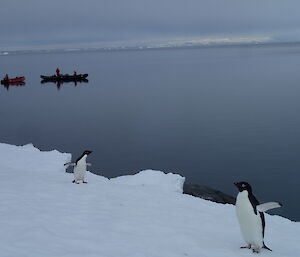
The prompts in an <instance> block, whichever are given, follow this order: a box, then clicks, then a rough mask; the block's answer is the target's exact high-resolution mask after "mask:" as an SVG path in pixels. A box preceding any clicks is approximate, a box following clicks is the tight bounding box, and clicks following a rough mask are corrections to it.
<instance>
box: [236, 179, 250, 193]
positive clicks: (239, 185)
mask: <svg viewBox="0 0 300 257" xmlns="http://www.w3.org/2000/svg"><path fill="white" fill-rule="evenodd" d="M233 184H234V185H235V186H236V187H237V188H238V190H239V191H240V192H243V191H244V190H247V191H248V192H252V188H251V186H250V184H249V183H247V182H245V181H242V182H235V183H233Z"/></svg>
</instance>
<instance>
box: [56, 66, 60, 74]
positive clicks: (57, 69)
mask: <svg viewBox="0 0 300 257" xmlns="http://www.w3.org/2000/svg"><path fill="white" fill-rule="evenodd" d="M56 76H60V70H59V68H56Z"/></svg>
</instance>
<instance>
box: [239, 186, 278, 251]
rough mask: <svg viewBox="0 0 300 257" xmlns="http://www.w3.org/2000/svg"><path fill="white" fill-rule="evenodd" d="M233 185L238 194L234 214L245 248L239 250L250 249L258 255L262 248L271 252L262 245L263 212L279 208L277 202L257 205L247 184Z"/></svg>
mask: <svg viewBox="0 0 300 257" xmlns="http://www.w3.org/2000/svg"><path fill="white" fill-rule="evenodd" d="M234 185H235V186H236V187H237V188H238V190H239V193H238V195H237V198H236V204H235V206H236V214H237V218H238V221H239V224H240V229H241V232H242V235H243V238H244V240H245V241H246V243H247V246H242V247H241V248H248V249H252V250H253V252H255V253H259V252H260V250H261V249H262V248H265V249H267V250H269V251H272V250H271V249H270V248H268V247H267V246H266V245H265V243H264V235H265V216H264V212H265V211H267V210H270V209H273V208H278V207H281V206H282V204H281V203H278V202H268V203H263V204H259V202H258V200H257V199H256V198H255V196H254V195H253V193H252V187H251V186H250V184H249V183H247V182H236V183H234Z"/></svg>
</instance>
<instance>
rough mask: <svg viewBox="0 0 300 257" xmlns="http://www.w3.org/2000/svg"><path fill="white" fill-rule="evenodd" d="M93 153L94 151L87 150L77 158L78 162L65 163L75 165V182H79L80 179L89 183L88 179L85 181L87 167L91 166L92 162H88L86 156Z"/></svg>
mask: <svg viewBox="0 0 300 257" xmlns="http://www.w3.org/2000/svg"><path fill="white" fill-rule="evenodd" d="M91 153H92V151H89V150H85V151H84V152H83V153H82V154H81V155H80V156H79V158H78V159H77V160H76V162H68V163H65V164H64V165H65V166H74V180H73V183H76V184H79V182H80V181H82V183H85V184H86V183H87V182H86V181H84V177H85V173H86V167H87V166H91V164H90V163H87V162H86V158H87V156H88V155H89V154H91Z"/></svg>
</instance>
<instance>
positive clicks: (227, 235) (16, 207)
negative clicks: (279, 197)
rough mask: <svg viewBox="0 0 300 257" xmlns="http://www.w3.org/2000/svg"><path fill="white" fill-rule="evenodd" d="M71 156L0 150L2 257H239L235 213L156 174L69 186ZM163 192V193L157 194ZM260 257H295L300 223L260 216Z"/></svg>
mask: <svg viewBox="0 0 300 257" xmlns="http://www.w3.org/2000/svg"><path fill="white" fill-rule="evenodd" d="M70 159H71V155H70V154H66V153H59V152H57V151H51V152H41V151H39V150H38V149H36V148H34V147H33V146H32V145H26V146H23V147H17V146H11V145H6V144H0V172H1V178H2V179H1V180H0V196H1V204H0V216H1V219H0V227H1V232H0V256H1V257H2V256H3V257H41V256H43V257H53V256H55V257H77V256H78V257H79V256H80V257H82V256H85V257H86V256H88V257H94V256H95V257H96V256H97V257H121V256H122V257H125V256H128V257H186V256H190V257H243V256H253V253H252V252H251V251H249V250H247V249H239V246H241V245H244V242H243V240H242V238H241V235H240V232H239V227H238V224H237V220H236V217H235V211H234V207H233V206H232V205H223V204H216V203H212V202H209V201H205V200H202V199H200V198H195V197H192V196H189V195H184V194H181V193H179V192H182V183H183V181H184V178H182V177H181V176H179V175H175V174H164V173H162V172H159V171H151V170H147V171H143V172H140V173H138V174H136V175H133V176H123V177H119V178H115V179H111V180H109V179H107V178H104V177H101V176H96V175H93V174H88V175H89V176H88V181H89V184H79V185H77V184H72V183H71V181H72V179H73V177H72V176H73V175H72V174H69V173H65V172H64V171H65V169H64V167H63V164H64V163H65V162H68V161H70ZM160 187H165V190H164V191H161V190H159V189H158V188H160ZM266 223H267V225H266V238H265V242H266V244H267V245H268V246H269V247H271V248H272V249H273V252H268V251H264V250H263V251H262V252H261V253H260V256H272V257H295V256H300V245H299V234H300V226H299V223H295V222H291V221H289V220H287V219H284V218H281V217H279V216H269V215H266Z"/></svg>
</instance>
